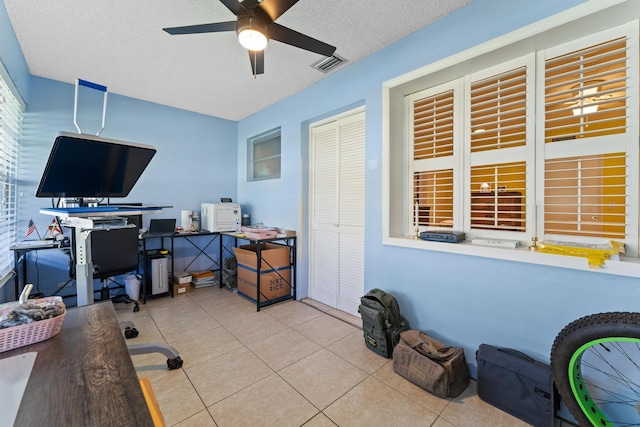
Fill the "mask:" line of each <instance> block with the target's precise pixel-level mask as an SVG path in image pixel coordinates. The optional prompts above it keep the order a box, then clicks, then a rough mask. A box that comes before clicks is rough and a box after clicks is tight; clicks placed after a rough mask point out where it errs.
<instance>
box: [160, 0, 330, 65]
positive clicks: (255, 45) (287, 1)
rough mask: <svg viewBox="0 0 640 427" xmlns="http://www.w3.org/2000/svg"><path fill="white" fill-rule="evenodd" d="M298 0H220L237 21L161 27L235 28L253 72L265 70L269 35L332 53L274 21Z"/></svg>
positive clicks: (178, 30) (184, 30) (189, 30)
mask: <svg viewBox="0 0 640 427" xmlns="http://www.w3.org/2000/svg"><path fill="white" fill-rule="evenodd" d="M297 2H298V0H243V1H242V2H240V1H238V0H220V3H222V4H223V5H225V6H226V7H227V9H229V10H230V11H231V12H233V14H234V15H236V16H237V17H238V19H237V20H236V21H227V22H215V23H210V24H200V25H188V26H185V27H171V28H163V30H164V31H166V32H167V33H169V34H171V35H178V34H200V33H217V32H222V31H235V32H236V33H237V34H238V40H239V41H240V44H242V45H243V46H244V47H245V48H247V49H248V50H249V60H250V61H251V70H252V72H253V75H254V76H255V75H257V74H263V73H264V48H265V47H266V46H267V42H268V41H269V39H272V40H277V41H279V42H282V43H286V44H288V45H291V46H295V47H298V48H300V49H305V50H308V51H311V52H315V53H319V54H320V55H324V56H332V55H333V53H334V52H335V50H336V48H335V47H334V46H331V45H329V44H327V43H324V42H321V41H320V40H316V39H314V38H312V37H309V36H307V35H304V34H302V33H299V32H297V31H294V30H292V29H290V28H287V27H284V26H282V25H280V24H276V23H275V22H274V21H275V20H276V19H278V18H279V17H280V16H281V15H282V14H283V13H285V12H286V11H287V10H289V8H291V6H293V5H294V4H296V3H297Z"/></svg>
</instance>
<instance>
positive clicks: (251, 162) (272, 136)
mask: <svg viewBox="0 0 640 427" xmlns="http://www.w3.org/2000/svg"><path fill="white" fill-rule="evenodd" d="M274 141H277V150H276V151H277V153H275V152H274V153H272V154H270V155H267V156H264V157H260V158H259V159H256V158H254V150H255V148H256V146H258V145H260V144H266V143H271V142H274ZM247 154H248V156H247V160H248V165H247V180H248V181H249V182H253V181H265V180H269V179H277V178H280V177H281V175H282V133H281V129H280V127H277V128H275V129H271V130H268V131H266V132H263V133H261V134H259V135H255V136H252V137H251V138H248V139H247ZM272 160H275V161H276V163H277V171H276V172H273V173H269V174H266V175H262V176H256V173H255V165H256V163H258V162H265V161H272Z"/></svg>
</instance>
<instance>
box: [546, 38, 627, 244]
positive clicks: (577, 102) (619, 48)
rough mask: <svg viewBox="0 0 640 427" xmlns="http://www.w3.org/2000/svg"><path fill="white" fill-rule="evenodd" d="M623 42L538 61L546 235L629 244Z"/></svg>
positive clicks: (605, 41)
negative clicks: (542, 80) (542, 94)
mask: <svg viewBox="0 0 640 427" xmlns="http://www.w3.org/2000/svg"><path fill="white" fill-rule="evenodd" d="M628 42H629V38H628V37H627V36H618V37H611V38H606V37H605V36H603V37H601V38H600V40H596V42H594V40H593V39H592V40H590V41H589V42H588V43H586V42H582V44H583V46H581V47H580V48H577V47H579V44H580V43H579V42H577V43H576V44H575V45H569V46H567V47H566V49H567V50H569V52H567V53H564V54H560V55H553V56H551V57H550V58H548V59H546V61H545V163H544V232H545V233H546V234H562V235H574V236H584V237H604V238H612V239H618V240H622V241H625V239H626V238H627V237H629V236H628V231H627V226H628V221H629V218H627V214H628V208H627V204H628V202H627V198H628V197H630V194H629V186H628V184H629V182H628V181H627V176H628V171H627V167H628V166H627V165H628V162H629V160H630V159H629V158H628V155H627V153H626V150H625V144H624V142H625V139H624V137H625V135H624V134H626V132H627V129H628V122H629V117H628V106H629V102H628V101H629V100H628V99H627V96H628V93H629V84H630V83H629V77H628V71H627V70H628V67H629V66H630V64H629V63H630V56H629V55H630V54H631V52H630V50H629V48H628ZM584 44H587V46H584ZM635 55H636V58H637V53H636V54H635ZM636 61H637V59H636ZM621 137H622V138H621ZM636 143H637V141H636ZM635 162H637V159H635V160H634V163H635Z"/></svg>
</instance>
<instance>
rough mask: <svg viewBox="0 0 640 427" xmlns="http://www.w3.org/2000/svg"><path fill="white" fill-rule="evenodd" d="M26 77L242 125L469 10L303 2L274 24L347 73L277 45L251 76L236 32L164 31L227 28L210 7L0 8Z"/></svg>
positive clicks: (59, 1) (454, 0)
mask: <svg viewBox="0 0 640 427" xmlns="http://www.w3.org/2000/svg"><path fill="white" fill-rule="evenodd" d="M3 1H4V4H5V6H6V9H7V12H8V15H9V19H10V20H11V23H12V25H13V28H14V31H15V33H16V36H17V38H18V41H19V43H20V47H21V49H22V51H23V53H24V56H25V59H26V61H27V64H28V66H29V70H30V72H31V74H33V75H35V76H39V77H45V78H48V79H53V80H59V81H63V82H67V83H72V84H73V83H75V80H76V78H81V79H85V80H88V81H91V82H94V83H98V84H101V85H105V86H107V87H108V88H109V92H112V93H117V94H120V95H125V96H129V97H132V98H138V99H142V100H145V101H151V102H156V103H160V104H165V105H169V106H172V107H177V108H182V109H185V110H189V111H195V112H198V113H202V114H207V115H211V116H217V117H222V118H226V119H231V120H240V119H242V118H244V117H247V116H249V115H251V114H253V113H255V112H257V111H260V110H262V109H264V108H266V107H268V106H269V105H272V104H274V103H276V102H278V101H280V100H282V99H284V98H286V97H288V96H290V95H293V94H295V93H297V92H300V91H302V90H303V89H305V88H307V87H309V86H311V85H313V84H314V83H316V82H317V81H319V80H321V79H323V78H325V77H327V76H328V75H331V74H332V73H335V72H339V70H340V69H342V68H344V67H347V66H349V64H350V63H353V62H356V61H358V60H360V59H362V58H364V57H365V56H367V55H369V54H371V53H373V52H375V51H376V50H378V49H381V48H383V47H385V46H387V45H389V44H391V43H393V42H394V41H396V40H398V39H399V38H402V37H403V36H405V35H407V34H410V33H412V32H414V31H416V30H418V29H419V28H421V27H423V26H425V25H427V24H429V23H430V22H433V21H435V20H437V19H438V18H440V17H442V16H444V15H446V14H447V13H450V12H452V11H454V10H455V9H457V8H459V7H462V6H464V5H465V4H467V3H470V2H471V0H395V1H394V0H367V1H363V0H300V1H299V2H298V3H297V4H295V5H294V6H293V7H291V9H289V10H288V11H287V12H286V13H285V14H284V15H282V16H281V17H280V18H278V19H277V21H276V22H277V23H279V24H281V25H284V26H286V27H289V28H291V29H294V30H296V31H299V32H302V33H304V34H306V35H309V36H311V37H313V38H316V39H319V40H322V41H324V42H326V43H329V44H331V45H333V46H336V47H337V50H336V54H337V55H339V56H341V57H343V58H345V59H347V61H349V62H347V63H346V64H343V65H342V66H340V67H338V68H336V69H334V70H333V71H331V72H330V73H329V74H323V73H321V72H320V71H317V70H315V69H313V68H312V67H311V64H312V63H314V62H316V61H318V60H320V59H322V58H324V57H323V56H321V55H318V54H316V53H312V52H307V51H305V50H302V49H298V48H295V47H292V46H289V45H285V44H282V43H279V42H277V41H271V42H269V45H268V46H267V48H266V49H265V73H264V74H263V75H258V76H257V78H254V76H253V75H252V73H251V66H250V63H249V56H248V53H247V51H246V50H245V49H244V48H242V47H241V46H240V44H239V43H238V40H237V36H236V34H235V32H226V33H210V34H196V35H181V36H171V35H169V34H167V33H165V32H164V31H162V28H165V27H175V26H182V25H195V24H202V23H210V22H218V21H232V20H235V16H234V15H233V14H232V13H231V12H230V11H229V10H228V9H227V8H226V7H225V6H223V5H222V4H221V3H220V2H219V1H217V0H182V1H178V0H136V1H131V0H111V1H98V0H56V1H51V0H30V1H24V0H3Z"/></svg>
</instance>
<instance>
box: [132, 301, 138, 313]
mask: <svg viewBox="0 0 640 427" xmlns="http://www.w3.org/2000/svg"><path fill="white" fill-rule="evenodd" d="M138 311H140V306H139V305H138V304H137V303H136V305H135V306H134V307H133V312H134V313H137V312H138Z"/></svg>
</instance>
